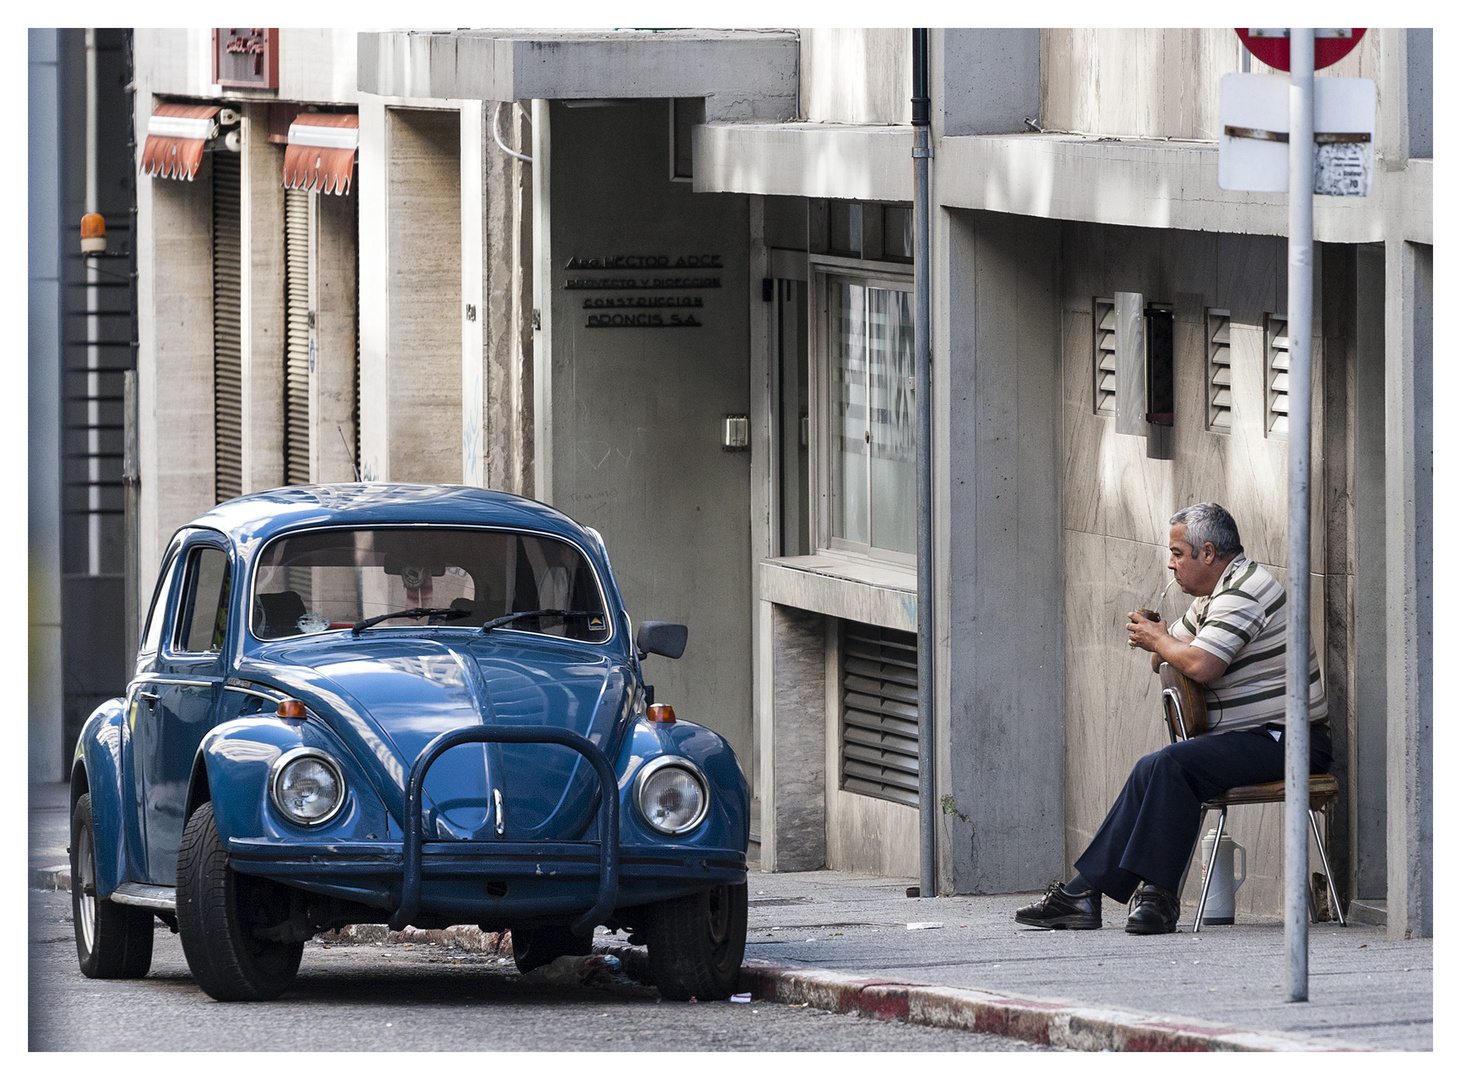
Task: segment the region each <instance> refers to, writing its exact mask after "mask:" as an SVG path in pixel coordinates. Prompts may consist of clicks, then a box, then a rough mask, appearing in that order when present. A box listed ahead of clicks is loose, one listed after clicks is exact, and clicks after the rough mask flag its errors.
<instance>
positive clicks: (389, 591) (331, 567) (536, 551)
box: [251, 527, 612, 642]
mask: <svg viewBox="0 0 1461 1080" xmlns="http://www.w3.org/2000/svg"><path fill="white" fill-rule="evenodd" d="M410 609H429V611H428V612H427V613H419V614H396V615H394V616H393V617H390V618H385V619H381V621H380V622H379V623H374V624H372V625H374V626H378V627H381V628H385V629H389V628H392V627H394V628H396V629H400V628H402V627H405V626H421V625H447V626H458V627H464V628H467V629H475V628H477V627H480V626H482V625H483V624H484V623H487V622H489V621H491V620H493V619H501V618H502V617H503V616H505V615H511V614H512V613H514V612H539V614H534V615H526V616H523V617H522V618H519V619H515V620H513V621H511V622H509V623H507V624H506V627H505V629H508V630H519V631H527V632H529V633H536V634H548V635H551V636H554V637H565V638H572V639H574V640H577V641H590V642H603V641H607V640H608V639H609V636H610V634H611V630H612V627H611V624H610V621H609V618H608V616H607V614H606V611H605V605H604V598H603V591H602V590H601V589H600V587H599V582H598V577H597V575H596V574H595V573H594V570H593V567H592V566H591V565H590V564H589V561H588V559H587V558H586V557H585V556H584V554H583V553H582V552H581V551H579V549H578V548H576V547H574V546H573V545H572V544H569V543H566V542H565V541H563V540H558V539H555V538H553V537H551V536H539V535H534V534H532V533H514V532H502V531H494V530H487V529H451V528H425V527H401V528H371V529H321V530H318V531H314V532H306V533H296V534H293V535H289V536H283V537H280V538H279V539H277V540H274V541H272V542H271V543H270V544H269V545H268V547H266V548H265V549H264V551H263V552H262V554H260V556H259V561H258V565H257V567H256V569H255V573H254V599H253V605H252V624H251V625H252V628H253V633H254V636H255V637H259V638H264V639H272V638H283V637H292V636H295V635H299V634H317V633H323V632H325V631H327V630H342V629H350V628H352V627H355V626H356V624H357V623H361V622H363V621H365V620H373V619H376V618H378V617H380V616H391V615H392V613H401V612H408V611H410ZM456 612H461V614H460V615H457V614H455V613H456ZM547 612H553V613H554V614H548V613H547ZM357 632H359V631H357ZM363 632H364V633H367V634H368V633H371V632H372V630H370V629H364V630H363ZM497 632H499V631H494V633H497Z"/></svg>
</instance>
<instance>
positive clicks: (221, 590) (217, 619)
mask: <svg viewBox="0 0 1461 1080" xmlns="http://www.w3.org/2000/svg"><path fill="white" fill-rule="evenodd" d="M229 578H230V573H229V564H228V555H227V554H226V553H225V552H222V551H220V550H219V549H218V548H214V547H200V548H196V549H194V551H193V553H192V555H191V556H189V558H188V577H187V586H186V587H185V588H184V589H183V594H182V597H181V602H180V604H179V605H178V613H179V616H180V617H179V619H178V624H177V625H178V633H177V637H176V638H175V639H174V640H175V642H176V644H177V648H178V649H179V650H180V651H182V652H190V653H206V652H214V653H216V652H220V651H222V649H223V635H224V633H225V631H226V630H227V629H228V586H229Z"/></svg>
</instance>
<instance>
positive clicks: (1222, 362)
mask: <svg viewBox="0 0 1461 1080" xmlns="http://www.w3.org/2000/svg"><path fill="white" fill-rule="evenodd" d="M1231 323H1232V318H1231V316H1230V313H1229V312H1226V311H1219V310H1217V309H1216V308H1208V309H1207V430H1208V431H1219V432H1222V433H1223V434H1224V435H1226V434H1228V433H1229V432H1231V431H1232V430H1233V361H1232V354H1231V352H1230V342H1229V327H1230V325H1231Z"/></svg>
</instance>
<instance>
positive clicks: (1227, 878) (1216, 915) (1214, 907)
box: [1202, 829, 1248, 926]
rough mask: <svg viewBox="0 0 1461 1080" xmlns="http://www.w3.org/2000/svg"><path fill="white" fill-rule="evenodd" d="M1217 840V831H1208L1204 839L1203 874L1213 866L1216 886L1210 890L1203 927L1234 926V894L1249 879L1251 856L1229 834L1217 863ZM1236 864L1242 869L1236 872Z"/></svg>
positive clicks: (1225, 835)
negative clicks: (1213, 846)
mask: <svg viewBox="0 0 1461 1080" xmlns="http://www.w3.org/2000/svg"><path fill="white" fill-rule="evenodd" d="M1216 839H1217V830H1216V829H1208V830H1207V835H1206V836H1204V837H1203V838H1202V872H1203V874H1206V873H1207V868H1208V867H1209V866H1212V867H1213V871H1212V884H1211V885H1209V886H1208V889H1207V906H1206V907H1204V908H1203V909H1202V925H1204V926H1232V925H1233V910H1234V899H1235V896H1234V894H1235V893H1236V892H1237V890H1238V886H1239V885H1241V884H1243V882H1245V881H1247V880H1248V853H1247V852H1246V851H1244V850H1243V847H1242V845H1241V844H1238V843H1237V842H1235V841H1234V840H1233V838H1232V837H1231V836H1229V835H1228V834H1227V833H1226V832H1225V833H1224V834H1223V842H1222V843H1221V844H1219V845H1218V849H1217V856H1216V863H1214V861H1213V860H1214V856H1213V851H1212V845H1213V841H1215V840H1216ZM1234 856H1236V858H1235V857H1234ZM1235 863H1236V864H1237V865H1238V867H1239V869H1237V870H1235V869H1234V864H1235Z"/></svg>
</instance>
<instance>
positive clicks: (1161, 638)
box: [1126, 611, 1228, 684]
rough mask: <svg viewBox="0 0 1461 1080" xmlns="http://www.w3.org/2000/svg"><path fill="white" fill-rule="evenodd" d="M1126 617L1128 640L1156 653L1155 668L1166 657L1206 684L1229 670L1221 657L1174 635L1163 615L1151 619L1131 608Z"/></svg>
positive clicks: (1193, 678)
mask: <svg viewBox="0 0 1461 1080" xmlns="http://www.w3.org/2000/svg"><path fill="white" fill-rule="evenodd" d="M1126 618H1127V620H1128V622H1127V624H1126V642H1127V644H1128V645H1129V646H1130V647H1131V648H1133V649H1145V650H1146V651H1147V652H1149V653H1151V654H1152V670H1153V671H1155V670H1157V668H1158V667H1160V666H1161V663H1162V661H1163V660H1165V661H1166V662H1167V663H1169V664H1171V665H1172V666H1173V667H1174V668H1176V669H1177V670H1178V671H1180V672H1181V673H1182V674H1183V675H1186V676H1187V677H1188V678H1189V679H1192V680H1193V681H1194V682H1200V683H1204V684H1205V683H1209V682H1211V681H1212V680H1213V679H1216V678H1218V677H1219V676H1220V675H1222V673H1223V672H1225V671H1227V670H1228V665H1227V663H1226V662H1225V661H1224V660H1222V659H1221V658H1220V657H1217V656H1214V655H1213V654H1212V653H1210V652H1208V651H1207V650H1206V649H1202V648H1199V647H1197V646H1196V645H1189V644H1187V643H1186V642H1183V641H1179V640H1178V639H1177V638H1175V637H1173V636H1172V635H1171V634H1170V633H1168V632H1167V621H1166V620H1165V619H1163V618H1161V617H1160V616H1158V617H1157V618H1156V619H1149V618H1147V617H1146V616H1145V615H1143V614H1142V613H1141V612H1139V611H1128V612H1127V613H1126Z"/></svg>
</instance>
